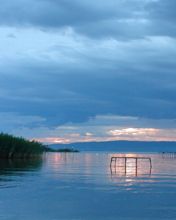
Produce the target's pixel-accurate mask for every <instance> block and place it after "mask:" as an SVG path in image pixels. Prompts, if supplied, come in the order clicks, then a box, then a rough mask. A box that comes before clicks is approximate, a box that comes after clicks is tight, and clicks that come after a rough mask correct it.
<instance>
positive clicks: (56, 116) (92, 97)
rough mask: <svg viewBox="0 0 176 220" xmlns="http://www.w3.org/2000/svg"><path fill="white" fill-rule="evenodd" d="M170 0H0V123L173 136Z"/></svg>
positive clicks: (174, 20)
mask: <svg viewBox="0 0 176 220" xmlns="http://www.w3.org/2000/svg"><path fill="white" fill-rule="evenodd" d="M175 9H176V1H175V0H108V1H107V0H96V1H95V0H72V1H70V0H13V1H12V0H1V7H0V130H1V131H2V132H8V133H11V134H14V135H20V136H24V137H26V138H29V139H37V140H40V141H44V142H63V143H67V142H75V141H91V140H96V141H108V140H119V139H124V140H176V13H175Z"/></svg>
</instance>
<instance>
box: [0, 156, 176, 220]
mask: <svg viewBox="0 0 176 220" xmlns="http://www.w3.org/2000/svg"><path fill="white" fill-rule="evenodd" d="M123 155H126V156H145V157H148V156H149V157H151V158H152V170H150V166H149V163H148V162H147V161H142V160H141V161H139V162H138V167H137V172H136V166H135V161H134V160H129V161H128V163H127V166H126V169H125V167H124V161H122V160H121V161H119V162H118V164H116V165H117V166H116V167H115V166H114V165H112V167H111V169H110V166H109V165H110V158H111V156H123ZM175 204H176V158H175V157H173V156H172V155H164V156H163V155H161V154H145V155H143V154H111V153H73V154H72V153H67V154H66V153H62V154H60V153H51V154H48V155H47V156H46V158H44V160H43V161H41V160H40V161H36V160H34V161H29V162H26V161H0V219H1V220H67V219H68V220H84V219H85V220H97V219H101V220H103V219H107V220H115V219H119V220H121V219H122V220H133V219H137V220H139V219H140V220H141V219H146V220H148V219H164V220H167V219H176V206H175Z"/></svg>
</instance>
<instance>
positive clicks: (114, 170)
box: [110, 156, 152, 176]
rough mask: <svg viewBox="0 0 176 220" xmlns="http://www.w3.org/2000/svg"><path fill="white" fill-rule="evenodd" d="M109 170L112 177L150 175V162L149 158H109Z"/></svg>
mask: <svg viewBox="0 0 176 220" xmlns="http://www.w3.org/2000/svg"><path fill="white" fill-rule="evenodd" d="M110 169H111V174H112V175H113V174H118V175H123V176H127V175H135V176H138V175H144V174H149V175H151V172H152V161H151V158H150V157H125V156H124V157H122V156H119V157H111V162H110Z"/></svg>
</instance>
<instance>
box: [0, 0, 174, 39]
mask: <svg viewBox="0 0 176 220" xmlns="http://www.w3.org/2000/svg"><path fill="white" fill-rule="evenodd" d="M174 9H175V2H174V0H170V1H166V0H159V1H152V0H149V1H147V0H141V1H139V0H131V1H122V0H118V1H114V0H110V1H101V0H98V1H93V0H91V1H90V0H89V1H88V0H84V1H81V0H75V1H68V0H53V1H50V0H38V1H34V0H16V1H11V0H2V1H1V8H0V24H1V25H11V26H36V27H40V28H44V29H48V28H49V29H53V28H54V29H59V28H64V27H72V28H73V29H74V30H75V31H77V32H79V33H81V34H84V35H88V36H92V37H96V38H99V37H118V38H120V39H124V40H126V39H127V38H141V37H144V36H145V35H153V34H158V35H159V34H163V35H165V34H166V35H169V33H168V32H164V31H163V28H161V24H162V27H164V29H165V30H168V31H169V32H170V34H172V35H173V34H174V35H175V22H174V21H173V20H175V12H174Z"/></svg>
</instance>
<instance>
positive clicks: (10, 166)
mask: <svg viewBox="0 0 176 220" xmlns="http://www.w3.org/2000/svg"><path fill="white" fill-rule="evenodd" d="M41 167H42V159H41V158H40V159H30V160H29V159H28V160H25V159H20V160H0V187H9V185H8V182H12V181H16V180H17V178H18V177H23V176H25V175H27V174H29V172H34V171H38V170H40V168H41Z"/></svg>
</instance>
